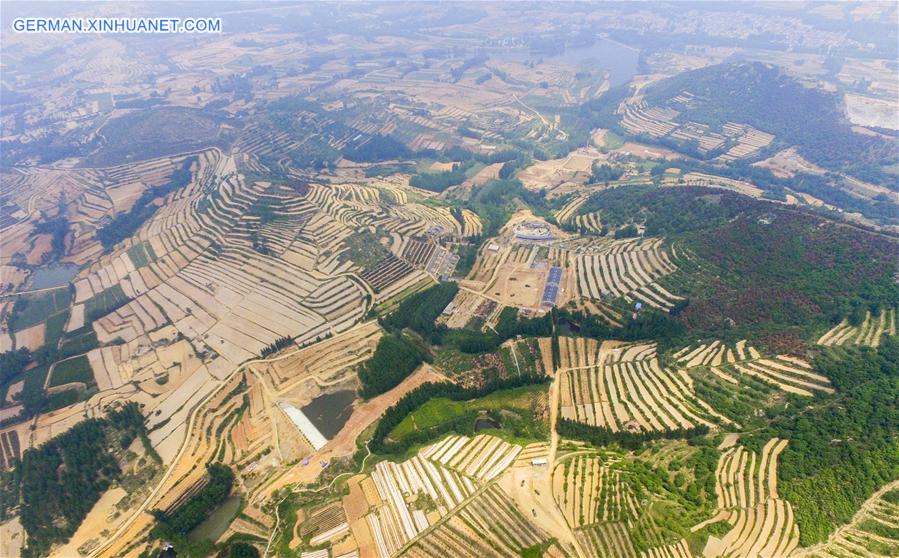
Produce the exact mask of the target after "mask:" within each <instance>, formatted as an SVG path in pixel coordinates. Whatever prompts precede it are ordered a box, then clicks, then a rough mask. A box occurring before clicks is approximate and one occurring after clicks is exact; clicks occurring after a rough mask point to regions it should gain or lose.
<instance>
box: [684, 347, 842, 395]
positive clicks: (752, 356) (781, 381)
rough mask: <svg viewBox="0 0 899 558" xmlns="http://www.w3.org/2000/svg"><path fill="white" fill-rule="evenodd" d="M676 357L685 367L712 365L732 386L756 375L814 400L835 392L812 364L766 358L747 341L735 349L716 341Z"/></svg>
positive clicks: (788, 358)
mask: <svg viewBox="0 0 899 558" xmlns="http://www.w3.org/2000/svg"><path fill="white" fill-rule="evenodd" d="M673 357H674V359H675V361H676V362H677V363H679V364H680V365H681V366H683V367H685V368H692V367H695V366H708V367H710V369H711V371H712V372H713V373H714V374H715V375H716V376H718V377H719V378H721V379H723V380H725V381H728V382H730V383H736V381H737V378H736V377H735V376H734V374H735V373H736V374H745V375H747V376H754V377H756V378H758V379H760V380H763V381H765V382H767V383H769V384H773V385H775V386H777V387H778V388H779V389H782V390H784V391H786V392H789V393H795V394H797V395H805V396H807V397H811V396H812V395H814V393H816V392H824V393H833V388H831V387H830V380H828V379H827V377H825V376H822V375H821V374H817V373H815V371H814V369H813V368H812V366H811V365H810V364H809V363H808V362H805V361H804V360H802V359H799V358H795V357H790V356H786V355H778V356H775V357H770V358H763V357H762V355H761V354H760V353H759V351H758V350H756V349H755V348H754V347H752V346H750V345H747V344H746V341H745V340H743V341H739V342H737V343H736V344H735V345H733V346H729V345H727V344H724V343H721V342H720V341H712V342H711V343H708V344H702V345H699V346H698V347H686V348H684V349H682V350H680V351H678V352H677V353H675V354H674V355H673Z"/></svg>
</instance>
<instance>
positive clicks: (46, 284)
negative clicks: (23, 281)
mask: <svg viewBox="0 0 899 558" xmlns="http://www.w3.org/2000/svg"><path fill="white" fill-rule="evenodd" d="M76 275H78V267H77V266H74V265H69V264H53V265H50V266H47V267H42V268H40V269H37V270H35V271H34V273H32V274H31V286H30V287H29V290H36V289H49V288H52V287H62V286H63V285H68V284H69V283H71V282H72V279H74V278H75V276H76Z"/></svg>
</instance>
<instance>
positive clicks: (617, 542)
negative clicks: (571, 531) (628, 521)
mask: <svg viewBox="0 0 899 558" xmlns="http://www.w3.org/2000/svg"><path fill="white" fill-rule="evenodd" d="M575 536H576V537H577V539H578V542H579V543H580V547H581V548H583V549H584V551H585V552H586V553H587V555H588V556H590V557H592V558H637V551H636V550H635V549H634V544H633V542H631V537H630V534H629V533H628V530H627V526H626V525H625V524H624V523H623V522H621V521H617V522H612V523H599V524H597V525H591V526H588V527H584V528H582V529H578V530H577V531H575Z"/></svg>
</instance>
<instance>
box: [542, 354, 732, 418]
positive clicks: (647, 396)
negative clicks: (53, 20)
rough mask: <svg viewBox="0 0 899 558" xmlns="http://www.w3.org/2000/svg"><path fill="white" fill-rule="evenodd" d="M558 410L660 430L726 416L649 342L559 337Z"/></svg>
mask: <svg viewBox="0 0 899 558" xmlns="http://www.w3.org/2000/svg"><path fill="white" fill-rule="evenodd" d="M559 352H560V357H561V362H562V367H561V368H562V372H561V374H562V376H561V377H560V380H559V382H560V383H559V393H560V398H561V416H562V417H563V418H566V419H568V420H573V421H577V422H583V423H585V424H590V425H593V426H600V427H604V428H608V429H610V430H612V431H613V432H619V431H644V432H646V431H665V430H677V429H687V428H692V427H695V426H698V425H706V426H713V425H714V423H715V422H724V423H730V422H731V421H730V420H729V419H727V418H726V417H724V416H723V415H721V414H720V413H718V412H716V411H715V410H714V409H713V408H712V407H711V406H710V405H709V404H708V403H706V402H705V401H703V400H702V399H701V398H700V397H699V396H698V395H697V394H696V392H695V390H694V386H693V381H692V379H691V378H690V377H689V375H687V373H686V372H685V371H684V370H679V369H678V370H672V369H668V368H665V369H663V368H662V367H661V366H660V364H659V360H658V357H657V355H656V346H655V344H654V343H626V344H622V343H617V342H609V341H606V342H603V343H602V344H601V345H599V344H598V343H597V342H596V341H594V340H590V339H583V338H567V337H560V338H559Z"/></svg>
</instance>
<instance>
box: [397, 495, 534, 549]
mask: <svg viewBox="0 0 899 558" xmlns="http://www.w3.org/2000/svg"><path fill="white" fill-rule="evenodd" d="M548 538H549V535H547V534H546V533H544V532H543V531H542V530H541V529H540V528H538V527H537V526H536V525H534V524H533V523H532V522H531V521H530V520H528V518H526V517H525V516H524V514H522V513H521V512H520V511H519V510H518V508H517V507H515V504H514V503H513V502H512V500H511V499H510V498H509V496H508V495H506V493H505V492H503V490H502V489H501V488H499V487H498V486H497V485H495V484H493V485H490V486H489V487H488V488H487V489H486V490H485V491H483V492H482V493H480V494H479V495H478V496H477V497H475V498H474V499H472V500H471V501H470V502H468V503H467V504H465V505H464V506H463V507H461V508H460V509H459V510H458V511H456V512H455V513H453V515H452V516H451V517H449V518H448V519H447V520H445V521H443V522H442V523H441V524H440V525H438V526H437V527H436V528H435V529H434V530H432V531H430V532H429V533H428V534H427V536H424V537H421V538H419V539H418V540H417V541H415V543H414V544H413V545H412V546H410V547H409V548H408V549H406V551H405V552H404V553H403V556H410V557H414V558H433V557H434V556H453V557H454V558H455V557H460V558H483V557H487V556H489V557H497V558H505V557H508V556H518V555H520V553H521V551H522V550H523V549H525V548H528V547H530V546H533V545H535V544H538V543H541V542H543V541H545V540H547V539H548Z"/></svg>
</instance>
